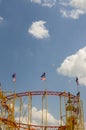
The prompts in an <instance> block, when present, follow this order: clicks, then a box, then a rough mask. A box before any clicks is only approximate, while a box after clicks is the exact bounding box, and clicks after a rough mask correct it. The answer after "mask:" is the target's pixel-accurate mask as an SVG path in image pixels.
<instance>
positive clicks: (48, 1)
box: [31, 0, 56, 8]
mask: <svg viewBox="0 0 86 130" xmlns="http://www.w3.org/2000/svg"><path fill="white" fill-rule="evenodd" d="M31 2H33V3H36V4H41V5H42V6H47V7H50V8H51V7H53V6H54V5H55V4H56V0H31Z"/></svg>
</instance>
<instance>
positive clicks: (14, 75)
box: [12, 73, 16, 82]
mask: <svg viewBox="0 0 86 130" xmlns="http://www.w3.org/2000/svg"><path fill="white" fill-rule="evenodd" d="M12 81H13V82H16V74H15V73H14V74H13V75H12Z"/></svg>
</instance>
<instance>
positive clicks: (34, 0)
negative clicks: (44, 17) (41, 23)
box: [31, 0, 41, 4]
mask: <svg viewBox="0 0 86 130" xmlns="http://www.w3.org/2000/svg"><path fill="white" fill-rule="evenodd" d="M31 2H33V3H36V4H41V0H31Z"/></svg>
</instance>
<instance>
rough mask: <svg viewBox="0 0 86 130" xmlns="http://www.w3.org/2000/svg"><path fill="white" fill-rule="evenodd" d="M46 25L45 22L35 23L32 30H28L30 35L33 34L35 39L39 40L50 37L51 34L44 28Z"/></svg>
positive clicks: (31, 27)
mask: <svg viewBox="0 0 86 130" xmlns="http://www.w3.org/2000/svg"><path fill="white" fill-rule="evenodd" d="M45 23H46V22H45V21H36V22H33V23H32V25H31V26H30V28H29V29H28V33H30V34H32V35H33V36H34V37H36V38H38V39H43V38H47V37H49V32H48V30H47V29H46V27H45V26H44V24H45Z"/></svg>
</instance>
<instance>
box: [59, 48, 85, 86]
mask: <svg viewBox="0 0 86 130" xmlns="http://www.w3.org/2000/svg"><path fill="white" fill-rule="evenodd" d="M85 70H86V47H84V48H82V49H80V50H79V51H78V52H76V53H75V54H73V55H71V56H68V57H66V58H65V60H64V61H63V63H62V64H61V66H60V67H58V68H57V72H58V73H60V74H62V75H65V76H69V77H76V76H78V77H79V83H81V84H83V85H86V72H85Z"/></svg>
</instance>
